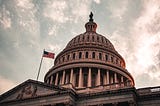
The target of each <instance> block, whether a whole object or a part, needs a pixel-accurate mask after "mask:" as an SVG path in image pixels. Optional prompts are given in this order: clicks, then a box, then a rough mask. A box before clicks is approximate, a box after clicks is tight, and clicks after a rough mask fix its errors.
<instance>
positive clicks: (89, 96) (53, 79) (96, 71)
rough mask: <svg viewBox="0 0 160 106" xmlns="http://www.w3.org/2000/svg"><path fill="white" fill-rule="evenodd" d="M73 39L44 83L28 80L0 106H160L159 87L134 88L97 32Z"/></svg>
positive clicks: (92, 26)
mask: <svg viewBox="0 0 160 106" xmlns="http://www.w3.org/2000/svg"><path fill="white" fill-rule="evenodd" d="M85 28H86V32H84V33H82V34H79V35H77V36H75V37H74V38H73V39H72V40H71V41H69V43H68V44H67V46H66V47H65V48H64V49H63V51H61V52H60V53H59V54H58V55H57V57H56V58H55V61H54V66H53V67H52V68H51V69H50V70H49V71H48V72H47V73H46V75H45V78H44V82H39V81H36V80H30V79H29V80H27V81H25V82H23V83H21V84H20V85H18V86H16V87H15V88H13V89H11V90H9V91H8V92H6V93H4V94H2V95H1V96H0V106H160V87H159V86H157V87H147V88H140V89H136V88H135V83H134V78H133V77H132V75H131V74H130V73H129V71H128V70H127V69H126V63H125V60H124V58H123V57H122V56H121V55H120V54H119V53H118V52H117V51H116V50H115V48H114V46H113V44H112V43H111V42H110V41H109V40H108V39H107V38H106V37H104V36H103V35H101V34H98V33H97V32H96V29H97V24H96V23H95V22H94V20H93V14H92V13H91V14H90V19H89V22H87V23H86V24H85Z"/></svg>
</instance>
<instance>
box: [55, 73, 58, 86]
mask: <svg viewBox="0 0 160 106" xmlns="http://www.w3.org/2000/svg"><path fill="white" fill-rule="evenodd" d="M55 85H58V73H56V81H55Z"/></svg>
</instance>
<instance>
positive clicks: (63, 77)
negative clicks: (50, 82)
mask: <svg viewBox="0 0 160 106" xmlns="http://www.w3.org/2000/svg"><path fill="white" fill-rule="evenodd" d="M65 73H66V72H65V70H63V76H62V84H64V79H65Z"/></svg>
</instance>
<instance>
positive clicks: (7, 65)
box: [0, 0, 160, 94]
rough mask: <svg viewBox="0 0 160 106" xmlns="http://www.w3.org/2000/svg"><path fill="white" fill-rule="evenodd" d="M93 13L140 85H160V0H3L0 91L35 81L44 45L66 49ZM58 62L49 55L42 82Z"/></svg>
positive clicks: (0, 1)
mask: <svg viewBox="0 0 160 106" xmlns="http://www.w3.org/2000/svg"><path fill="white" fill-rule="evenodd" d="M90 11H92V12H93V14H94V20H95V22H96V23H97V24H98V28H97V33H100V34H102V35H104V36H106V37H107V38H108V39H109V40H110V41H111V42H112V43H113V45H114V46H115V48H116V50H117V51H118V52H119V53H120V54H121V55H122V56H123V57H124V59H125V60H126V66H127V69H128V71H129V72H130V73H131V74H132V75H133V77H134V79H135V83H136V88H140V87H147V86H158V85H160V83H159V82H160V0H0V94H2V93H4V92H5V91H7V90H9V89H11V88H13V87H15V86H16V85H18V84H20V83H22V82H24V81H26V80H27V79H36V75H37V72H38V68H39V63H40V59H41V56H42V51H43V49H46V50H48V51H51V52H54V53H55V54H58V53H59V52H60V51H61V50H63V48H64V47H65V46H66V44H67V43H68V42H69V41H70V40H71V39H72V38H73V37H75V36H76V35H78V34H80V33H84V32H85V28H84V25H85V23H86V22H88V18H89V17H88V15H89V13H90ZM53 63H54V60H52V59H47V58H45V59H44V61H43V65H42V69H41V73H40V78H39V80H40V81H43V78H44V75H45V73H46V72H47V71H48V70H49V69H50V68H51V66H53Z"/></svg>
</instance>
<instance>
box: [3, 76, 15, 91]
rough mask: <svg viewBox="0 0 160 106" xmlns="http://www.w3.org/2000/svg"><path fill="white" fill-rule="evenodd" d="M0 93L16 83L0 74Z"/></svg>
mask: <svg viewBox="0 0 160 106" xmlns="http://www.w3.org/2000/svg"><path fill="white" fill-rule="evenodd" d="M0 81H1V83H0V94H2V93H4V92H6V91H7V90H9V89H11V88H13V87H15V86H16V85H17V84H16V83H15V82H13V81H11V80H9V79H6V78H4V77H2V76H0Z"/></svg>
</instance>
